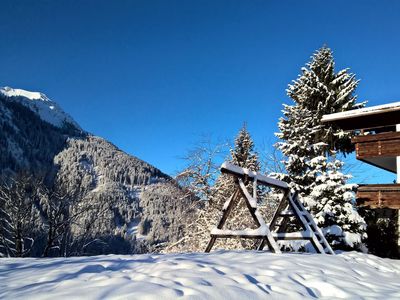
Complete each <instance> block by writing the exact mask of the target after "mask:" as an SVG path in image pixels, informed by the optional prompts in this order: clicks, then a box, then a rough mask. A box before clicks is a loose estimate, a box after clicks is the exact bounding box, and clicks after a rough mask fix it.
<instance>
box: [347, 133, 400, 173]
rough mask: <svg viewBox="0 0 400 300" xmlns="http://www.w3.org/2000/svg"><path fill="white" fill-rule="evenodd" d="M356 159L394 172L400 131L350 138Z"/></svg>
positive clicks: (399, 151)
mask: <svg viewBox="0 0 400 300" xmlns="http://www.w3.org/2000/svg"><path fill="white" fill-rule="evenodd" d="M352 142H353V143H355V145H356V155H357V159H359V160H362V161H364V162H366V163H369V164H371V165H374V166H377V167H379V168H382V169H385V170H387V171H390V172H393V173H396V156H400V132H395V131H394V132H385V133H378V134H370V135H359V136H356V137H354V138H353V139H352Z"/></svg>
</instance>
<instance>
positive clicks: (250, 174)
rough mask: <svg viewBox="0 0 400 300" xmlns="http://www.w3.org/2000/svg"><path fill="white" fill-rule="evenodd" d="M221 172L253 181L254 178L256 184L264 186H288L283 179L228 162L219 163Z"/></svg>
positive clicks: (280, 187) (284, 188)
mask: <svg viewBox="0 0 400 300" xmlns="http://www.w3.org/2000/svg"><path fill="white" fill-rule="evenodd" d="M221 172H222V173H225V174H230V175H234V176H236V177H238V178H241V179H244V180H245V181H246V180H249V181H251V182H253V181H254V180H257V183H258V184H260V185H264V186H271V187H274V188H278V189H281V190H287V189H288V188H289V186H288V184H287V183H286V182H284V181H281V180H278V179H275V178H271V177H268V176H264V175H261V174H259V173H257V172H254V171H251V170H248V169H246V168H241V167H239V166H236V165H234V164H231V163H228V162H224V163H223V164H222V165H221Z"/></svg>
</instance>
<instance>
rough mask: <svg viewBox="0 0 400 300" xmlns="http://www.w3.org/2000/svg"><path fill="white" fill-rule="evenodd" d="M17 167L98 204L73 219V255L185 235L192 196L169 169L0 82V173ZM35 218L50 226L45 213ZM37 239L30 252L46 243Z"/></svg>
mask: <svg viewBox="0 0 400 300" xmlns="http://www.w3.org/2000/svg"><path fill="white" fill-rule="evenodd" d="M21 171H23V172H26V171H28V172H30V173H33V174H34V176H37V177H41V178H45V179H44V180H45V181H46V183H47V184H48V185H49V186H51V185H52V184H53V183H54V182H57V183H58V184H62V186H63V187H65V188H66V189H67V190H68V191H70V192H71V194H73V195H75V196H74V197H78V198H79V199H78V200H79V201H77V202H79V203H80V204H79V205H81V206H85V205H90V206H91V207H95V208H96V213H93V211H87V212H86V213H82V214H80V216H79V218H77V220H76V221H75V222H74V224H72V226H71V229H70V233H69V234H70V237H69V239H70V240H69V242H68V244H69V250H68V251H69V252H70V253H71V254H74V253H77V254H99V253H137V252H147V251H153V250H156V249H162V247H163V246H164V245H167V244H168V243H170V242H174V241H176V240H178V239H179V238H180V237H181V236H182V235H183V233H184V230H185V220H187V219H188V218H190V216H191V214H192V211H191V208H190V207H191V205H190V204H191V203H193V201H194V200H193V198H192V197H190V196H189V195H188V194H187V193H184V192H183V191H182V190H181V189H180V187H179V186H177V185H176V183H175V182H173V180H172V179H171V178H170V177H169V176H168V175H166V174H164V173H162V172H161V171H160V170H158V169H157V168H155V167H154V166H152V165H150V164H148V163H146V162H144V161H142V160H140V159H138V158H136V157H133V156H131V155H128V154H126V153H124V152H123V151H121V150H119V149H118V148H117V147H116V146H114V145H113V144H111V143H110V142H108V141H106V140H104V139H102V138H100V137H97V136H93V135H91V134H89V133H87V132H85V131H83V130H82V129H81V128H80V126H79V125H78V124H77V123H76V122H75V121H74V120H73V119H72V118H71V117H70V116H69V115H68V114H66V113H65V112H63V111H62V109H61V108H60V107H59V106H58V105H57V104H56V103H55V102H53V101H51V100H50V99H48V98H47V97H46V96H45V95H44V94H41V93H36V92H28V91H24V90H16V89H11V88H3V89H0V174H1V175H2V176H3V178H9V177H11V176H12V175H13V174H17V173H18V172H21ZM75 200H76V199H74V201H75ZM38 206H39V207H38V210H39V211H40V203H38ZM41 223H42V224H40V225H39V226H42V227H44V228H45V227H46V226H47V225H48V224H46V217H45V216H42V218H41ZM37 239H38V242H37V243H36V246H35V249H34V250H33V251H32V254H34V255H40V253H41V247H43V243H44V238H41V237H40V236H38V237H37ZM41 240H43V241H42V242H40V241H41Z"/></svg>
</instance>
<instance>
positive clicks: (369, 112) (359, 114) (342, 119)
mask: <svg viewBox="0 0 400 300" xmlns="http://www.w3.org/2000/svg"><path fill="white" fill-rule="evenodd" d="M322 122H323V123H331V124H335V125H336V126H338V127H340V128H342V129H344V130H356V129H368V128H379V127H388V128H387V129H388V130H385V131H391V130H395V125H396V124H399V123H400V102H393V103H389V104H385V105H377V106H371V107H367V108H361V109H354V110H349V111H345V112H339V113H334V114H329V115H324V116H323V117H322Z"/></svg>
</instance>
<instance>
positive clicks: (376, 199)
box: [357, 184, 400, 209]
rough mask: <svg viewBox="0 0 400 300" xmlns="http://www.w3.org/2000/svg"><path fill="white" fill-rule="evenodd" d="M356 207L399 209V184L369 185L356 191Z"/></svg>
mask: <svg viewBox="0 0 400 300" xmlns="http://www.w3.org/2000/svg"><path fill="white" fill-rule="evenodd" d="M357 206H361V207H367V208H372V209H375V208H391V209H400V184H371V185H363V186H360V187H359V188H358V190H357Z"/></svg>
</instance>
